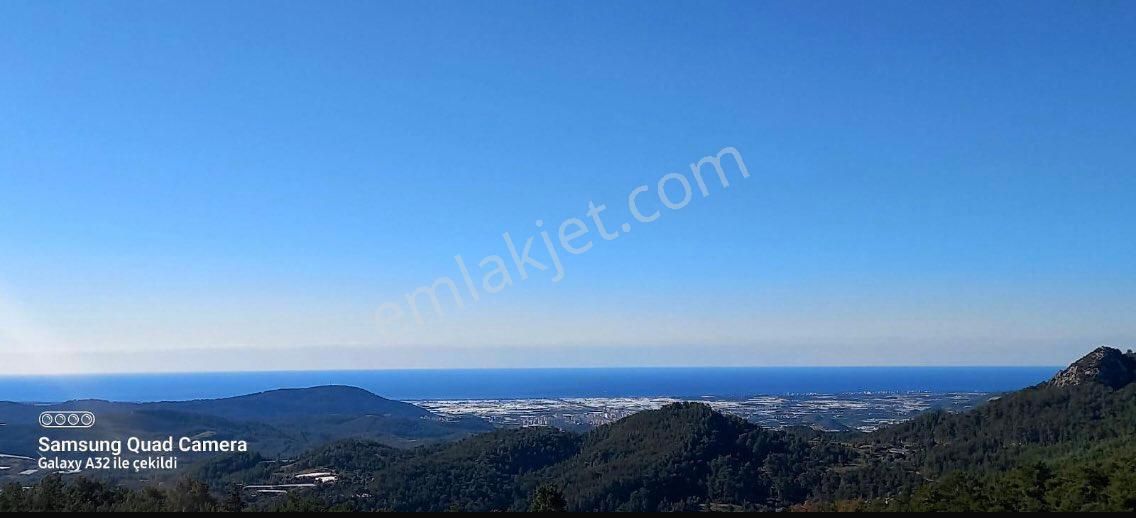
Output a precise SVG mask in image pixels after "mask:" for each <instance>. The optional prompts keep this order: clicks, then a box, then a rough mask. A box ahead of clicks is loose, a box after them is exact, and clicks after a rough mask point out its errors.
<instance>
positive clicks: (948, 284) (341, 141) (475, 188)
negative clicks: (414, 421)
mask: <svg viewBox="0 0 1136 518" xmlns="http://www.w3.org/2000/svg"><path fill="white" fill-rule="evenodd" d="M1132 34H1136V7H1134V6H1133V5H1131V4H1130V3H1127V2H1079V3H1075V4H1074V3H1059V2H973V3H967V2H950V3H947V2H943V3H940V4H939V5H930V4H927V3H920V4H919V5H915V4H912V3H910V2H876V3H873V4H871V5H867V6H854V5H851V4H849V3H845V2H820V3H800V2H650V3H648V2H605V3H599V2H596V3H585V2H493V3H489V2H413V3H412V2H401V3H393V2H362V1H359V2H351V1H341V2H331V3H317V2H308V3H298V2H241V3H239V4H233V3H231V2H193V3H184V2H182V3H177V2H115V1H108V2H97V3H96V2H71V3H64V4H60V3H44V2H23V1H12V2H4V3H3V5H2V6H0V71H2V72H0V360H3V362H4V364H5V365H9V366H12V367H11V368H12V369H13V371H14V372H92V371H163V370H202V369H205V370H214V369H223V370H242V369H297V368H360V367H365V368H397V367H458V366H461V367H469V366H484V367H500V366H549V365H567V366H571V365H589V366H591V365H691V364H696V365H737V364H749V365H801V364H804V365H813V364H834V365H865V364H875V365H888V364H1012V363H1028V364H1060V363H1065V362H1066V361H1068V360H1070V359H1073V358H1075V357H1076V356H1078V355H1079V354H1080V353H1081V352H1084V351H1088V350H1089V349H1090V348H1091V347H1093V346H1095V345H1098V344H1102V343H1109V344H1114V345H1118V346H1121V347H1131V346H1132V344H1133V342H1136V318H1134V316H1136V301H1134V297H1133V294H1136V261H1134V260H1133V258H1134V257H1136V230H1134V225H1133V221H1136V208H1134V204H1133V199H1134V197H1136V157H1134V154H1133V143H1136V44H1134V43H1133V42H1132V37H1131V35H1132ZM727 146H732V147H735V148H736V149H737V150H738V151H739V152H740V154H741V155H742V156H743V157H744V159H745V163H746V166H747V169H748V171H749V172H750V177H749V178H744V179H743V178H742V177H741V176H740V175H739V172H738V171H737V170H736V169H730V170H729V173H730V175H731V185H730V187H729V188H725V189H723V188H721V187H720V186H719V185H715V184H711V187H712V188H713V189H712V194H711V195H710V196H707V197H701V196H700V195H699V194H698V193H697V192H695V196H694V197H693V199H692V201H691V202H690V204H689V205H687V206H685V207H683V208H682V209H681V210H673V211H671V210H667V209H665V208H663V210H662V211H661V212H660V214H661V217H660V219H659V220H657V221H654V222H652V223H649V224H638V222H635V221H634V220H632V219H630V218H629V216H628V210H627V203H626V200H627V196H628V193H629V191H631V190H632V189H634V188H635V187H637V186H639V185H648V186H650V187H651V191H652V192H649V193H648V194H646V195H644V197H643V199H644V200H648V202H649V203H650V204H651V205H652V207H649V208H659V207H658V200H657V199H654V198H652V196H654V195H655V194H656V193H655V192H654V191H655V190H656V189H655V186H656V183H655V182H657V181H658V179H659V178H661V177H662V176H663V175H666V174H668V173H680V174H682V173H685V174H687V176H689V164H690V163H692V162H696V161H697V160H699V159H700V158H701V157H703V156H707V155H712V154H715V153H717V152H718V151H719V150H720V149H723V148H725V147H727ZM670 185H671V187H672V188H673V187H675V186H676V185H678V184H676V183H672V184H670ZM672 196H677V195H674V194H672ZM652 200H653V201H652ZM589 202H594V203H595V204H597V205H599V204H605V205H606V206H608V207H609V209H608V211H607V212H606V214H607V215H608V216H609V217H610V218H611V219H610V221H611V223H610V224H609V226H610V227H612V228H618V226H619V224H620V223H622V222H626V221H630V222H633V223H636V224H635V225H632V230H631V232H629V233H624V234H621V235H620V237H618V238H617V239H613V240H610V241H608V240H604V239H602V238H600V237H598V235H597V231H596V229H595V228H594V226H593V228H592V229H591V233H590V234H589V235H588V237H587V238H588V239H591V242H593V244H594V246H593V247H592V248H591V249H589V250H588V251H587V252H586V253H584V254H580V255H571V254H564V255H565V257H563V266H564V278H563V279H562V280H560V281H559V282H553V281H552V280H551V277H552V275H551V274H549V273H548V272H537V273H534V274H532V275H531V276H530V277H529V278H528V279H527V280H525V281H523V282H522V281H520V280H519V279H518V278H517V277H518V276H517V274H516V271H515V270H514V272H513V277H514V278H513V281H514V282H513V284H512V285H511V286H509V287H508V288H507V289H505V290H502V291H501V292H499V293H494V294H486V293H481V294H480V295H481V296H480V298H479V300H478V301H476V302H471V301H470V300H469V298H468V293H466V294H465V296H466V297H467V299H466V301H465V304H464V307H460V308H458V307H445V308H444V311H445V314H444V315H441V316H438V315H428V317H427V318H426V319H425V321H424V323H423V324H417V323H415V322H412V321H410V320H404V321H402V322H398V323H395V324H393V325H386V324H385V323H383V322H380V321H379V319H378V318H377V317H376V312H377V309H378V308H380V307H381V306H382V305H383V304H388V303H396V304H403V305H405V304H406V298H405V296H406V294H407V293H410V292H413V291H414V290H415V289H417V288H418V287H420V286H424V285H429V284H431V283H432V282H434V280H435V279H437V278H439V277H443V276H448V277H450V278H452V279H454V280H455V281H456V282H457V283H461V278H460V272H459V271H458V270H457V268H456V266H455V262H454V256H455V255H461V256H462V257H463V258H465V259H466V260H467V261H472V262H476V261H477V260H479V259H481V258H483V257H485V256H489V255H494V254H495V255H500V256H501V257H503V258H505V259H508V255H507V254H508V252H507V249H506V248H505V244H504V242H503V239H502V234H503V233H506V232H508V233H509V234H510V235H511V236H512V237H513V238H514V239H516V240H518V241H523V240H524V239H526V238H527V237H533V236H535V238H536V243H537V245H536V247H537V249H540V237H539V236H538V234H537V233H538V232H539V231H540V230H541V229H538V228H537V227H536V224H535V222H536V221H537V220H541V221H542V222H545V225H544V226H543V227H542V229H545V230H549V229H551V232H552V235H553V239H555V230H556V226H558V225H559V223H560V222H561V221H564V220H565V219H567V218H573V217H575V218H581V219H584V220H586V221H587V222H589V223H590V222H591V219H590V218H588V217H587V216H585V212H586V211H587V210H588V203H589ZM510 267H512V265H511V264H510ZM480 273H481V272H474V274H475V275H474V277H478V279H480ZM444 294H445V292H443V295H444ZM442 302H443V303H445V302H446V298H445V296H443V297H442Z"/></svg>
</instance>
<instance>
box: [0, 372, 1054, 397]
mask: <svg viewBox="0 0 1136 518" xmlns="http://www.w3.org/2000/svg"><path fill="white" fill-rule="evenodd" d="M1058 370H1060V368H1059V367H636V368H578V369H573V368H564V369H462V370H375V371H286V372H239V373H238V372H230V373H180V374H93V375H92V374H87V375H66V376H4V377H0V400H6V401H22V402H33V401H34V402H47V401H67V400H73V399H104V400H110V401H122V402H140V401H180V400H191V399H211V398H223V397H232V396H238V395H243V394H250V393H255V392H262V391H266V390H273V389H279V388H303V387H312V386H318V385H350V386H355V387H360V388H363V389H366V390H368V391H371V392H373V393H375V394H378V395H380V396H383V397H386V398H390V399H397V400H402V401H421V400H438V399H525V398H542V397H548V398H579V397H655V396H670V397H701V396H716V397H737V396H752V395H776V394H807V393H818V394H839V393H857V392H860V393H862V392H920V391H928V392H991V393H993V392H1005V391H1010V390H1018V389H1021V388H1025V387H1028V386H1031V385H1034V384H1036V383H1040V382H1042V381H1044V380H1046V379H1048V378H1049V377H1051V376H1052V375H1053V374H1054V373H1056V372H1057V371H1058Z"/></svg>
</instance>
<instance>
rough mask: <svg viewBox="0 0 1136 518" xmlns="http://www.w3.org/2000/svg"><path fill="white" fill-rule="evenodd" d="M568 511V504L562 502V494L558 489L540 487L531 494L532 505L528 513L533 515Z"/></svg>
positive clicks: (545, 486)
mask: <svg viewBox="0 0 1136 518" xmlns="http://www.w3.org/2000/svg"><path fill="white" fill-rule="evenodd" d="M567 510H568V502H567V501H565V500H564V493H563V492H561V491H560V490H559V489H557V488H555V487H552V486H549V485H542V486H540V487H538V488H536V491H535V492H534V493H533V499H532V505H531V506H529V511H531V512H534V513H550V512H564V511H567Z"/></svg>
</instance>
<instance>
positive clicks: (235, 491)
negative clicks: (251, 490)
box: [221, 484, 245, 513]
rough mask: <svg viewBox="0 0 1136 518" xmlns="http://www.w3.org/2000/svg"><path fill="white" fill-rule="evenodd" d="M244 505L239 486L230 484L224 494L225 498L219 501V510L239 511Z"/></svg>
mask: <svg viewBox="0 0 1136 518" xmlns="http://www.w3.org/2000/svg"><path fill="white" fill-rule="evenodd" d="M244 507H245V502H244V499H243V498H241V486H238V485H236V484H230V485H229V491H228V492H227V493H226V494H225V500H224V501H223V502H222V503H221V510H223V511H225V512H227V513H239V512H241V510H243V509H244Z"/></svg>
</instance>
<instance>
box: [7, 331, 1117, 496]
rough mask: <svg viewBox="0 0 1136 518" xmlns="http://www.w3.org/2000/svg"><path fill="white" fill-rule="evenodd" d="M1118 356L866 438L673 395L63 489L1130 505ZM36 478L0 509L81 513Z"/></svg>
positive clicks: (1103, 353) (1103, 355) (1102, 352)
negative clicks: (171, 479) (597, 418)
mask: <svg viewBox="0 0 1136 518" xmlns="http://www.w3.org/2000/svg"><path fill="white" fill-rule="evenodd" d="M1132 359H1133V355H1131V354H1130V353H1129V354H1125V353H1121V352H1120V351H1117V350H1115V349H1107V348H1106V349H1098V350H1096V351H1093V352H1092V353H1090V354H1089V355H1088V356H1086V357H1085V358H1083V359H1081V360H1079V361H1078V362H1076V363H1074V364H1073V365H1071V366H1070V368H1069V369H1066V370H1065V371H1063V372H1062V373H1061V374H1058V376H1057V377H1055V378H1054V380H1053V381H1051V382H1048V383H1044V384H1041V385H1039V386H1036V387H1031V388H1029V389H1025V390H1022V391H1019V392H1015V393H1012V394H1007V395H1004V396H1003V397H1000V398H998V399H996V400H993V401H990V402H988V403H986V404H984V405H982V406H981V407H979V408H977V409H975V410H973V411H969V412H965V413H958V414H951V413H944V412H939V413H931V414H926V415H924V416H921V417H918V418H916V419H914V420H912V421H910V422H907V423H903V424H900V425H897V426H893V427H889V428H885V429H882V430H879V431H877V432H875V433H872V434H866V435H849V434H827V433H820V432H815V431H811V430H785V431H776V430H767V429H763V428H761V427H758V426H756V425H754V424H752V423H749V422H746V421H744V420H742V419H739V418H736V417H732V416H728V415H724V414H721V413H718V412H715V411H713V410H712V409H710V408H709V407H707V406H705V405H701V404H693V403H681V404H674V405H669V406H667V407H664V408H662V409H659V410H653V411H646V412H641V413H638V414H635V415H632V416H630V417H627V418H625V419H623V420H620V421H618V422H616V423H612V424H610V425H605V426H601V427H599V428H596V429H595V430H593V431H591V432H588V433H585V434H575V433H569V432H563V431H559V430H555V429H551V428H522V429H511V430H497V431H494V432H490V433H485V434H480V435H475V436H472V437H468V438H466V439H462V440H459V441H456V442H451V443H445V444H438V445H433V446H427V447H422V448H416V449H413V450H406V449H396V448H390V447H386V446H383V445H380V444H378V443H375V442H371V441H359V440H350V441H344V442H337V443H333V444H330V445H327V446H324V447H321V448H318V449H316V450H314V451H311V452H309V453H307V454H305V455H303V456H301V457H300V458H299V459H298V460H296V461H295V462H294V463H292V464H290V465H287V466H275V467H271V468H270V467H266V466H268V465H267V464H265V463H263V462H261V460H262V459H260V458H258V457H256V456H255V455H245V456H238V457H232V458H226V459H218V460H217V461H215V462H213V463H211V464H208V465H205V466H201V467H199V468H198V469H196V470H195V471H193V472H192V473H190V476H191V477H194V478H196V479H197V480H203V481H205V482H207V483H208V484H209V485H210V486H211V487H213V488H214V491H216V493H214V494H213V495H212V496H211V495H210V494H209V492H207V491H202V490H201V487H202V486H200V485H195V484H191V483H183V484H181V485H179V486H176V487H175V488H174V489H173V490H169V491H167V492H166V493H162V492H160V491H159V492H154V491H151V492H149V493H145V492H131V491H124V490H116V491H110V492H105V491H104V492H103V493H98V491H100V489H99V487H100V486H99V485H98V484H100V483H90V482H84V483H83V484H84V485H81V486H76V485H75V484H76V483H72V488H71V489H72V490H73V491H77V490H78V489H76V488H80V489H82V490H83V491H87V492H95V493H98V494H103V495H104V496H105V495H111V496H106V498H109V499H110V500H109V501H107V500H105V499H104V501H103V504H101V505H102V508H104V509H120V508H135V507H137V506H142V505H143V504H142V503H138V502H144V505H145V506H146V508H154V507H155V506H158V507H161V506H167V508H168V507H169V506H171V505H174V504H173V503H171V502H177V505H179V506H182V507H185V506H186V505H187V504H186V503H185V501H184V500H185V498H184V495H182V494H181V493H182V492H184V491H182V490H181V489H177V488H189V489H192V490H193V491H194V492H195V493H194V494H197V495H198V496H199V497H200V498H199V499H197V500H193V501H192V502H193V506H196V507H195V508H201V507H205V508H208V507H209V506H222V507H226V508H229V509H237V508H245V509H256V510H311V511H319V510H327V509H350V510H400V511H443V510H458V509H460V510H468V511H492V510H527V509H545V510H547V509H559V508H566V509H569V510H583V511H591V510H620V511H655V510H663V511H669V510H785V509H795V510H814V509H821V510H824V509H835V510H861V509H867V510H959V511H968V510H984V511H987V510H1055V511H1064V510H1072V511H1076V510H1127V511H1132V510H1136V376H1133V377H1132V378H1127V379H1126V378H1125V377H1124V376H1125V374H1124V373H1125V372H1133V373H1136V370H1132V371H1128V370H1126V369H1128V368H1129V366H1131V365H1132V364H1131V363H1129V361H1130V360H1132ZM301 471H331V472H334V473H335V474H336V475H337V476H338V477H339V479H338V480H337V481H336V482H335V483H334V484H324V485H320V486H318V487H316V488H313V489H308V490H301V491H295V492H292V493H290V494H289V495H288V496H286V497H281V496H261V497H258V498H255V499H249V498H248V497H249V496H251V494H249V493H242V492H241V491H240V490H239V489H238V490H234V491H226V489H225V488H232V487H238V486H236V485H235V484H239V483H272V482H275V483H282V482H287V481H291V480H294V475H293V474H294V473H297V472H301ZM274 477H275V478H274ZM52 480H55V481H54V482H53V481H52ZM44 484H47V487H37V488H33V489H31V490H29V491H19V490H14V489H12V488H6V489H4V490H3V491H2V492H0V510H15V509H35V508H36V506H37V505H40V504H41V503H43V502H48V501H55V500H53V498H56V497H58V498H59V499H61V500H59V501H60V502H70V503H74V504H76V505H80V508H82V507H81V503H82V501H83V499H84V498H86V497H83V496H75V497H74V498H72V497H69V496H67V495H68V493H67V492H66V491H62V492H61V490H60V489H59V486H58V480H57V479H54V478H49V479H47V481H46V482H44V483H42V484H41V486H43V485H44ZM52 484H54V485H52ZM91 484H94V485H93V486H92V485H91ZM104 489H105V488H104ZM187 490H188V489H187ZM45 491H51V492H53V495H54V496H53V497H52V498H45V497H44V496H43V492H45ZM13 495H19V496H18V497H17V496H13ZM61 495H62V496H61ZM114 495H117V496H114ZM162 495H165V496H162ZM225 495H228V496H227V497H226V496H225ZM37 502H38V503H37ZM132 502H134V503H132ZM43 505H48V504H43ZM51 505H55V504H51ZM59 505H63V504H59ZM191 507H192V506H191Z"/></svg>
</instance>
